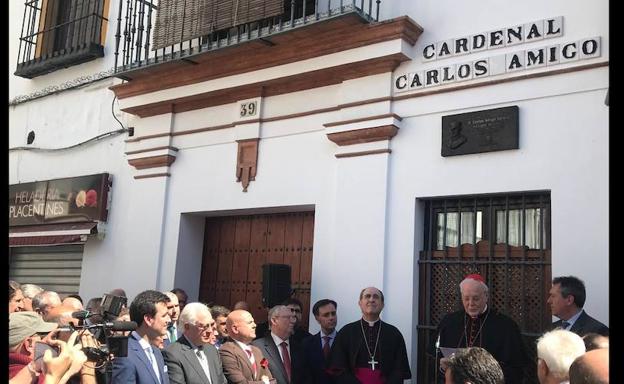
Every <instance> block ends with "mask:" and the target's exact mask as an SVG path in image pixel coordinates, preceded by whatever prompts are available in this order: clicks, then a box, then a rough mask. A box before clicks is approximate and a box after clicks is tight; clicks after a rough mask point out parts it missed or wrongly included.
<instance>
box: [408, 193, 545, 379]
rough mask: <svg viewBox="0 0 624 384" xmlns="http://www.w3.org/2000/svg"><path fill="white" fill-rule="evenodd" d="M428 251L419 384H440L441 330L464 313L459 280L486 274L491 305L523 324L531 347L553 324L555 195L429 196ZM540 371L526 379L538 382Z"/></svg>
mask: <svg viewBox="0 0 624 384" xmlns="http://www.w3.org/2000/svg"><path fill="white" fill-rule="evenodd" d="M422 204H423V206H424V208H425V223H424V224H425V225H424V228H425V230H424V233H423V236H424V239H423V240H424V241H423V243H424V246H423V250H422V251H421V252H420V257H419V260H418V273H419V277H418V284H419V312H418V326H417V329H418V347H417V348H418V355H417V356H418V376H419V377H418V382H419V383H431V382H434V378H435V377H436V374H437V373H439V372H438V371H437V369H436V365H435V364H436V363H435V362H436V351H435V347H434V344H435V338H436V336H437V326H438V324H439V322H440V320H441V319H442V317H444V315H446V314H447V313H451V312H454V311H456V310H458V309H459V308H461V306H462V304H461V296H460V294H459V283H460V282H461V280H463V278H464V276H465V275H467V274H469V273H480V274H481V275H482V276H484V277H485V278H486V280H487V284H488V286H489V288H490V299H489V305H491V306H492V307H493V308H496V309H497V310H499V311H501V312H503V313H505V314H506V315H508V316H510V317H511V318H512V319H514V320H515V321H516V323H517V324H518V325H519V327H520V330H521V332H522V335H523V338H524V340H525V342H526V346H527V349H528V350H529V352H530V353H531V354H533V355H534V354H535V342H534V341H535V339H536V338H537V337H538V336H539V335H540V334H541V333H542V332H543V330H544V329H545V328H546V327H547V326H548V325H549V324H550V318H551V314H550V311H549V309H548V307H547V305H546V300H547V293H548V290H549V288H550V282H551V274H552V273H551V252H550V244H551V242H550V232H551V231H550V227H551V223H550V216H551V214H550V192H547V191H546V192H545V191H537V192H519V193H507V194H491V195H476V196H474V195H473V196H452V197H440V198H430V199H424V200H423V201H422ZM534 368H535V367H529V371H528V372H526V375H527V382H537V381H536V376H535V372H534Z"/></svg>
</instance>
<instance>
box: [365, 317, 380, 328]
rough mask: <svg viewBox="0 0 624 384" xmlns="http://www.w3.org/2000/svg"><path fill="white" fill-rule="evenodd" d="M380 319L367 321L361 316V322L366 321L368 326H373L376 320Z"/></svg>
mask: <svg viewBox="0 0 624 384" xmlns="http://www.w3.org/2000/svg"><path fill="white" fill-rule="evenodd" d="M380 320H381V319H377V320H375V321H368V320H366V319H365V318H363V317H362V321H363V322H365V323H368V326H369V327H374V326H375V324H377V322H378V321H380Z"/></svg>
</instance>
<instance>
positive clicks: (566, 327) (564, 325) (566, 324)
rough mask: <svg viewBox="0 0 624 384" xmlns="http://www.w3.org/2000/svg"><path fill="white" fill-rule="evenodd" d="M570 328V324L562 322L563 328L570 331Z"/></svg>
mask: <svg viewBox="0 0 624 384" xmlns="http://www.w3.org/2000/svg"><path fill="white" fill-rule="evenodd" d="M569 326H570V323H568V322H567V321H562V322H561V328H563V329H568V327H569Z"/></svg>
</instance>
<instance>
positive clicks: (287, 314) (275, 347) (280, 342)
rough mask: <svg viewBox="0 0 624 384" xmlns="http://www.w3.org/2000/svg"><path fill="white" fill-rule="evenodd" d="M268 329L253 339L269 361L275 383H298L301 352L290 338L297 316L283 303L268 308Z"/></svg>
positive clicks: (301, 362) (300, 374)
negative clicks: (264, 334) (268, 331)
mask: <svg viewBox="0 0 624 384" xmlns="http://www.w3.org/2000/svg"><path fill="white" fill-rule="evenodd" d="M268 317H269V329H270V330H271V332H270V333H269V334H268V335H266V336H265V337H263V338H260V339H257V340H254V341H253V343H252V344H253V345H255V346H256V347H258V348H259V349H260V350H261V351H262V354H263V355H264V357H266V359H267V360H268V361H269V370H270V371H271V374H272V375H273V377H274V378H275V379H276V380H277V384H299V383H302V382H303V380H304V379H305V378H304V377H303V353H302V349H301V345H300V344H298V343H297V342H295V341H294V340H293V339H292V337H291V336H292V335H293V332H294V327H295V323H296V322H297V318H296V316H295V314H294V312H293V311H292V310H291V309H290V308H288V307H287V306H285V305H276V306H275V307H273V308H271V309H270V310H269V316H268Z"/></svg>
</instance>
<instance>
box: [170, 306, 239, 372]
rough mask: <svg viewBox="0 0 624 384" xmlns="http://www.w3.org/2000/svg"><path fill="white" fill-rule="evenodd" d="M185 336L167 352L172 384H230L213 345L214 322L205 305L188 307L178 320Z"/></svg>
mask: <svg viewBox="0 0 624 384" xmlns="http://www.w3.org/2000/svg"><path fill="white" fill-rule="evenodd" d="M178 325H179V327H180V330H181V331H182V335H181V336H180V338H178V340H177V341H176V342H175V343H171V345H169V346H168V347H167V348H166V349H165V350H164V351H163V355H164V358H165V363H166V364H167V368H168V371H169V382H170V383H172V384H175V383H187V384H195V383H196V384H206V383H210V384H227V381H226V379H225V376H224V374H223V369H222V367H221V360H220V359H219V353H218V352H217V349H216V348H215V347H214V346H213V345H212V344H210V340H211V337H212V334H213V327H214V320H213V319H212V315H211V314H210V310H209V309H208V307H207V306H206V305H205V304H202V303H189V304H187V305H186V306H185V307H184V309H183V310H182V313H181V314H180V318H179V320H178Z"/></svg>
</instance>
